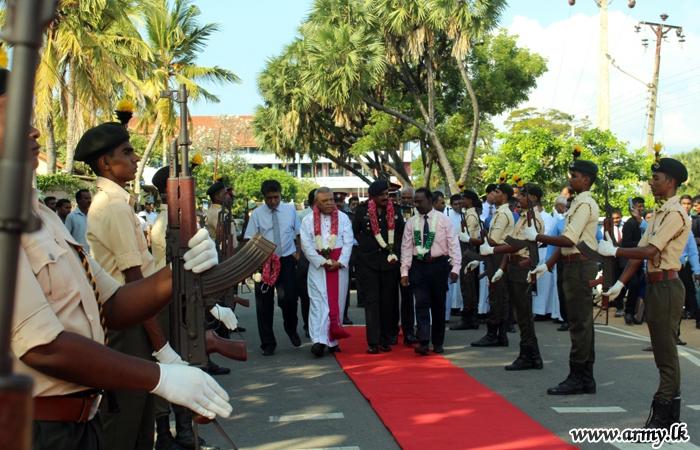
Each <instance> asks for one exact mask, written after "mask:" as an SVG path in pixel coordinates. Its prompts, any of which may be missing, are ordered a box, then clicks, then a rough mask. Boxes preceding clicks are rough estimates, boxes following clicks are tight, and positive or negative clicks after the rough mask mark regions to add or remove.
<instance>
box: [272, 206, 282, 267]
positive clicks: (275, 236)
mask: <svg viewBox="0 0 700 450" xmlns="http://www.w3.org/2000/svg"><path fill="white" fill-rule="evenodd" d="M272 240H273V243H274V244H275V245H276V246H277V248H276V249H275V253H277V255H278V256H280V255H281V252H282V238H281V237H280V222H279V220H278V219H277V210H276V209H273V210H272Z"/></svg>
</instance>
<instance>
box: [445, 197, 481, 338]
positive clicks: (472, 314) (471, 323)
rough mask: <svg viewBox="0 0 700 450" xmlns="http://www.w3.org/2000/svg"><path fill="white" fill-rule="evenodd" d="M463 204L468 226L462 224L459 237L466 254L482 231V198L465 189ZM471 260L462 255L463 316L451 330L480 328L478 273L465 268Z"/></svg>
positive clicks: (465, 220)
mask: <svg viewBox="0 0 700 450" xmlns="http://www.w3.org/2000/svg"><path fill="white" fill-rule="evenodd" d="M462 205H463V207H462V208H463V209H466V212H465V213H464V225H466V228H465V227H464V226H462V228H461V229H460V230H459V234H458V237H459V242H460V246H461V248H462V254H463V255H464V251H465V250H466V249H467V248H470V247H472V246H471V244H470V243H469V241H470V240H471V238H472V237H474V238H478V236H479V233H481V219H480V218H479V212H478V211H477V210H480V209H481V200H480V199H479V196H478V195H476V192H474V191H470V190H465V191H463V192H462ZM472 248H473V247H472ZM470 262H471V261H470V260H469V259H468V258H466V257H462V273H461V275H460V276H461V279H460V287H461V288H462V300H463V302H464V303H463V306H462V317H461V318H460V319H459V322H457V323H456V324H454V325H452V326H451V327H450V330H478V329H479V319H478V318H477V313H478V308H479V293H478V286H479V282H478V279H477V276H478V274H477V273H476V272H475V271H469V270H465V269H466V267H467V265H468V264H469V263H470Z"/></svg>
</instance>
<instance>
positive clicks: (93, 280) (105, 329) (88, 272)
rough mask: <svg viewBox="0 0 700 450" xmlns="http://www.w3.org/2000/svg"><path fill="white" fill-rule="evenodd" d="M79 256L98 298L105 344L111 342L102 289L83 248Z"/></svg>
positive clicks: (96, 298)
mask: <svg viewBox="0 0 700 450" xmlns="http://www.w3.org/2000/svg"><path fill="white" fill-rule="evenodd" d="M78 256H80V261H81V262H82V263H83V269H85V274H86V275H87V277H88V281H89V282H90V286H91V287H92V292H94V293H95V300H97V309H98V310H99V312H100V325H102V330H104V333H105V345H107V343H108V342H109V339H108V338H107V325H106V324H105V316H104V308H103V306H102V299H101V298H100V291H99V290H98V289H97V284H96V283H95V277H93V276H92V271H91V270H90V264H88V260H87V256H85V252H84V251H83V250H79V251H78Z"/></svg>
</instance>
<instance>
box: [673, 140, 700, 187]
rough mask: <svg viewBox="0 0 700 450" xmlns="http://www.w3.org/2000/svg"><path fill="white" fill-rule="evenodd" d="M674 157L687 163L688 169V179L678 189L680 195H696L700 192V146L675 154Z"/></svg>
mask: <svg viewBox="0 0 700 450" xmlns="http://www.w3.org/2000/svg"><path fill="white" fill-rule="evenodd" d="M673 158H675V159H677V160H679V161H680V162H682V163H683V164H685V168H686V169H688V181H686V182H685V183H683V185H681V188H680V189H678V195H684V194H688V195H690V196H692V197H695V196H696V195H698V194H700V178H698V177H699V176H700V175H698V174H700V148H698V147H696V148H694V149H692V150H691V151H689V152H684V153H679V154H677V155H673Z"/></svg>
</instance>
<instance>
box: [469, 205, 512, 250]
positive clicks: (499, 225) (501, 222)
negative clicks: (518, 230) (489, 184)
mask: <svg viewBox="0 0 700 450" xmlns="http://www.w3.org/2000/svg"><path fill="white" fill-rule="evenodd" d="M514 225H515V220H514V219H513V213H512V212H511V210H510V208H509V207H508V203H504V204H503V205H501V206H499V207H498V209H497V210H496V212H495V213H493V217H492V218H491V226H490V227H489V239H493V240H494V241H495V242H496V244H499V245H502V244H504V243H505V238H506V236H508V235H509V234H510V233H512V232H513V226H514ZM470 236H471V235H470ZM477 236H478V235H477Z"/></svg>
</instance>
